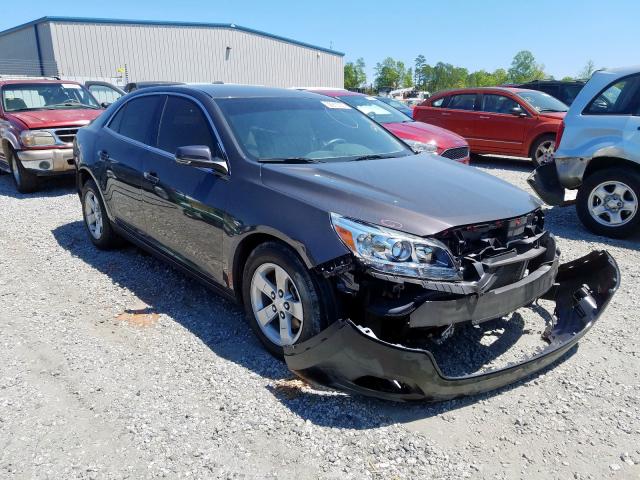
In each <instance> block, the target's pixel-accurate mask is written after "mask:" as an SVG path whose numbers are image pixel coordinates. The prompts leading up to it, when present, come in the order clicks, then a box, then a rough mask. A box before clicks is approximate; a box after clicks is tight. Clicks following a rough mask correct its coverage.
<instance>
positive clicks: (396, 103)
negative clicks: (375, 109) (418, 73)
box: [378, 97, 409, 111]
mask: <svg viewBox="0 0 640 480" xmlns="http://www.w3.org/2000/svg"><path fill="white" fill-rule="evenodd" d="M378 100H380V101H381V102H384V103H386V104H387V105H391V106H392V107H393V108H397V109H398V110H400V111H402V109H405V110H406V109H407V108H409V107H408V106H407V105H406V104H404V103H402V102H401V101H399V100H394V99H393V98H388V97H386V98H385V97H382V98H378Z"/></svg>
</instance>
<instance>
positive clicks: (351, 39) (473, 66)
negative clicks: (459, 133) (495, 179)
mask: <svg viewBox="0 0 640 480" xmlns="http://www.w3.org/2000/svg"><path fill="white" fill-rule="evenodd" d="M6 1H7V2H8V1H9V0H6ZM9 3H11V2H9ZM12 5H13V6H12V8H5V9H3V11H2V15H1V16H0V30H4V29H6V28H10V27H13V26H16V25H18V24H20V23H24V22H28V21H30V20H34V19H35V18H38V17H42V16H45V15H56V16H62V15H64V16H83V17H84V16H87V17H105V18H128V19H141V20H183V21H202V22H224V23H227V22H229V23H237V24H238V25H242V26H245V27H251V28H255V29H258V30H264V31H266V32H269V33H274V34H277V35H282V36H286V37H291V38H294V39H296V40H300V41H304V42H307V43H312V44H315V45H319V46H323V47H329V46H333V48H334V49H336V50H339V51H342V52H344V53H345V54H346V56H345V61H349V60H355V59H356V58H358V57H363V58H364V59H365V62H366V64H367V73H368V75H369V77H370V78H368V81H371V80H372V78H371V77H372V75H373V67H374V65H375V63H376V62H379V61H381V60H383V59H384V58H385V57H387V56H391V57H394V58H396V59H399V60H403V61H404V62H405V63H406V64H407V65H408V66H411V65H412V64H413V60H414V59H415V57H416V56H417V55H418V54H423V55H424V56H425V57H426V58H427V62H428V63H432V64H433V63H436V62H438V61H444V62H448V63H452V64H454V65H456V66H462V67H466V68H468V69H469V70H478V69H481V68H484V69H485V70H490V71H491V70H494V69H496V68H500V67H504V68H508V66H509V64H510V62H511V59H512V58H513V55H514V54H515V53H516V52H518V51H519V50H525V49H526V50H531V51H532V52H533V54H534V55H535V57H536V59H537V61H538V62H539V63H542V64H544V66H545V70H546V71H547V72H548V73H550V74H551V75H554V76H555V77H556V78H561V77H563V76H566V75H576V74H577V73H578V72H579V71H580V70H581V69H582V67H583V66H584V65H585V63H586V62H587V60H589V59H592V60H593V61H594V62H595V64H596V67H615V66H624V65H633V64H640V50H639V49H638V34H637V32H638V18H640V1H638V0H618V1H617V2H614V3H613V4H608V3H606V2H604V1H602V0H600V1H595V0H536V1H535V2H516V1H513V0H511V1H505V0H484V1H472V0H466V1H465V0H449V1H447V0H440V1H437V2H436V1H430V0H423V1H419V0H405V1H402V2H382V1H380V2H376V1H372V0H369V1H360V0H354V1H346V0H342V1H337V0H323V1H313V2H302V1H297V2H296V1H292V0H263V1H260V0H234V1H228V0H217V1H216V0H209V1H207V0H180V1H176V0H153V1H149V0H136V1H134V0H126V1H124V0H107V1H104V2H95V1H91V0H88V1H87V0H85V1H84V2H81V1H78V0H74V1H68V0H57V1H56V2H52V1H51V0H30V1H29V2H22V3H21V2H14V3H13V4H12Z"/></svg>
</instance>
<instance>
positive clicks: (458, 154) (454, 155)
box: [440, 147, 469, 160]
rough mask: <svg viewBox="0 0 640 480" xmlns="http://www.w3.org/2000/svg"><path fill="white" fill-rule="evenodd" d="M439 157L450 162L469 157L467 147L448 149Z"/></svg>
mask: <svg viewBox="0 0 640 480" xmlns="http://www.w3.org/2000/svg"><path fill="white" fill-rule="evenodd" d="M440 156H441V157H444V158H450V159H451V160H462V159H463V158H466V157H468V156H469V147H457V148H450V149H449V150H445V151H444V152H442V153H441V154H440Z"/></svg>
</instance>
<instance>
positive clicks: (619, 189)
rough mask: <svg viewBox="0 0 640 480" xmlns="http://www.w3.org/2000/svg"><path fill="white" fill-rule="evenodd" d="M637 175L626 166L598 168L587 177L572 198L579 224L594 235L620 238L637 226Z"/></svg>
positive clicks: (639, 220) (639, 197)
mask: <svg viewBox="0 0 640 480" xmlns="http://www.w3.org/2000/svg"><path fill="white" fill-rule="evenodd" d="M639 200H640V174H639V173H638V172H636V171H635V170H632V169H628V168H611V169H607V170H600V171H598V172H596V173H594V174H593V175H590V176H588V177H587V178H586V179H585V180H584V182H583V184H582V186H581V187H580V189H579V190H578V196H577V198H576V212H577V214H578V218H579V219H580V221H581V222H582V224H583V225H584V226H585V227H587V228H588V229H589V230H591V231H592V232H594V233H597V234H598V235H604V236H607V237H613V238H623V237H627V236H629V235H630V234H631V233H633V232H634V231H635V230H636V229H637V228H638V226H639V225H640V212H638V209H639V203H638V201H639Z"/></svg>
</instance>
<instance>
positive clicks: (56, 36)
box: [51, 22, 343, 87]
mask: <svg viewBox="0 0 640 480" xmlns="http://www.w3.org/2000/svg"><path fill="white" fill-rule="evenodd" d="M51 31H52V38H53V43H54V50H55V52H56V58H57V60H58V69H59V71H60V74H61V75H62V76H65V77H78V78H79V77H86V78H89V77H92V76H93V77H100V78H109V77H116V76H117V73H116V69H117V68H118V67H124V66H125V64H126V66H127V72H128V76H129V81H142V80H175V81H183V82H212V81H216V80H220V81H223V82H229V83H249V84H257V85H266V86H278V87H291V86H327V87H342V86H343V62H342V57H341V56H339V55H333V54H330V53H327V52H323V51H320V50H314V49H312V48H306V47H303V46H300V45H295V44H291V43H288V42H284V41H280V40H277V39H273V38H269V37H264V36H261V35H256V34H252V33H248V32H243V31H240V30H234V29H230V28H203V27H171V26H155V25H149V26H146V25H110V24H89V23H87V24H81V23H58V22H55V23H51ZM227 46H230V47H231V52H230V56H229V59H228V60H226V59H225V54H226V48H227Z"/></svg>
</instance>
